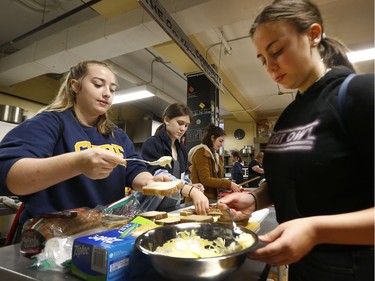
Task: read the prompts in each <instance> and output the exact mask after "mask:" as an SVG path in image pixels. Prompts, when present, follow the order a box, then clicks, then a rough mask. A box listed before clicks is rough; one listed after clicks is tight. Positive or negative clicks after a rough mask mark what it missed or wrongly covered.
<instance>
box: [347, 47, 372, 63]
mask: <svg viewBox="0 0 375 281" xmlns="http://www.w3.org/2000/svg"><path fill="white" fill-rule="evenodd" d="M347 55H348V58H349V61H350V62H351V63H355V62H360V61H367V60H373V59H375V49H374V48H372V49H366V50H361V51H353V52H349V53H348V54H347Z"/></svg>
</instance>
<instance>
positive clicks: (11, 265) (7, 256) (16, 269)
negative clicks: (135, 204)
mask: <svg viewBox="0 0 375 281" xmlns="http://www.w3.org/2000/svg"><path fill="white" fill-rule="evenodd" d="M276 225H277V222H276V219H275V211H274V209H273V208H270V212H269V214H268V215H267V216H266V217H265V218H264V220H263V221H262V222H261V227H260V230H259V231H258V234H263V233H266V232H268V231H270V230H271V229H273V228H274V227H275V226H276ZM31 263H32V262H31V260H30V259H29V258H26V257H24V256H23V255H22V254H21V253H20V245H19V244H15V245H11V246H7V247H2V248H0V280H12V281H79V280H82V279H80V278H78V277H75V276H73V275H71V274H69V273H61V272H54V271H38V270H36V269H29V268H27V267H28V266H29V265H30V264H31ZM268 269H269V267H268V266H266V264H264V263H261V262H258V261H253V260H249V259H247V260H246V261H245V263H244V264H243V266H242V267H241V268H240V269H239V270H237V271H236V272H234V273H233V274H231V275H230V276H228V277H227V278H226V279H224V280H225V281H226V280H228V281H229V280H236V281H241V280H246V281H258V280H260V281H261V280H266V279H267V273H268ZM147 280H154V281H164V280H165V279H164V278H163V277H162V276H161V275H159V274H158V273H157V272H156V271H155V270H154V269H152V268H151V269H149V270H146V269H145V273H143V274H142V275H139V276H137V277H135V278H133V279H131V281H147Z"/></svg>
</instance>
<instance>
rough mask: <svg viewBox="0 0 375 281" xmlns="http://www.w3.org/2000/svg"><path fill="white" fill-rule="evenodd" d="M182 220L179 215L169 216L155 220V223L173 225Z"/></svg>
mask: <svg viewBox="0 0 375 281" xmlns="http://www.w3.org/2000/svg"><path fill="white" fill-rule="evenodd" d="M180 221H181V219H180V218H179V217H168V218H165V219H160V220H155V223H156V224H160V225H171V224H176V223H179V222H180Z"/></svg>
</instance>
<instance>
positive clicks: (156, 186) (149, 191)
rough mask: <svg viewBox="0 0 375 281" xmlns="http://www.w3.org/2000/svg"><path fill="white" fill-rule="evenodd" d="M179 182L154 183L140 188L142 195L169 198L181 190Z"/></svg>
mask: <svg viewBox="0 0 375 281" xmlns="http://www.w3.org/2000/svg"><path fill="white" fill-rule="evenodd" d="M183 186H184V185H183V183H182V182H181V181H167V182H154V183H152V184H149V185H147V186H144V187H142V192H143V194H144V195H158V196H170V195H172V194H173V193H175V192H177V191H179V190H180V189H181V188H183Z"/></svg>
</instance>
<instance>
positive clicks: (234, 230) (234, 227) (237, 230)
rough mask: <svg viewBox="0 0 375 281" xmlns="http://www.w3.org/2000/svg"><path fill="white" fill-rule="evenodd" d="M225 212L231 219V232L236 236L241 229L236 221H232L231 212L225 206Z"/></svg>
mask: <svg viewBox="0 0 375 281" xmlns="http://www.w3.org/2000/svg"><path fill="white" fill-rule="evenodd" d="M227 212H228V214H229V217H230V219H231V221H232V226H233V228H232V233H233V237H234V238H237V237H238V236H240V234H241V233H242V230H241V229H240V228H239V227H238V226H237V224H236V222H235V221H234V219H233V216H232V213H231V212H230V209H229V207H227Z"/></svg>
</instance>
